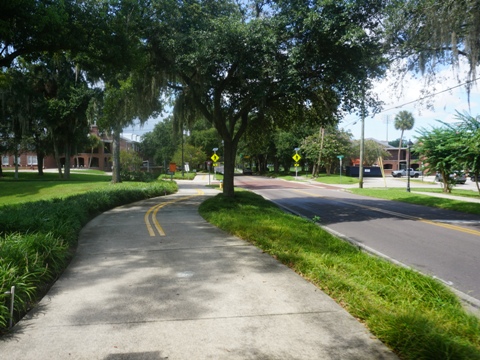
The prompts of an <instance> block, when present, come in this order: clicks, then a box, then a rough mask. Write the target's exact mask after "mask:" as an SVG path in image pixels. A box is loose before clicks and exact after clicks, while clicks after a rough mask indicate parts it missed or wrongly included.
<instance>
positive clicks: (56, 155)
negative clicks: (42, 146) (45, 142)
mask: <svg viewBox="0 0 480 360" xmlns="http://www.w3.org/2000/svg"><path fill="white" fill-rule="evenodd" d="M53 153H54V156H55V162H56V164H57V169H58V176H59V177H60V179H61V178H62V176H63V175H62V163H61V161H60V153H59V151H58V144H57V142H56V141H55V140H53Z"/></svg>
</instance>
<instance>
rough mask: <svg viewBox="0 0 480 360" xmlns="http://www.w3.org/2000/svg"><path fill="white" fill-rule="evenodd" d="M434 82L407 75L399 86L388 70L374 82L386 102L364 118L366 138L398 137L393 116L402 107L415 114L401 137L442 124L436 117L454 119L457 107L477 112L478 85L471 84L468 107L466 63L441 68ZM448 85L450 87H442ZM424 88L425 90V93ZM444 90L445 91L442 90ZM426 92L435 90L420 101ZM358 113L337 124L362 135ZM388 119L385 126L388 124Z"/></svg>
mask: <svg viewBox="0 0 480 360" xmlns="http://www.w3.org/2000/svg"><path fill="white" fill-rule="evenodd" d="M436 79H437V81H436V82H435V83H434V84H431V85H429V86H428V87H426V86H425V78H422V77H420V76H419V77H416V78H415V77H414V76H409V77H407V78H405V79H404V81H403V82H402V83H401V86H400V87H395V86H394V83H395V77H394V75H392V74H391V73H389V74H388V76H387V77H386V78H385V79H384V80H382V81H379V82H378V83H377V85H376V86H375V87H374V92H375V93H376V94H377V95H378V97H379V99H380V100H382V101H383V102H384V103H385V105H384V106H383V109H384V110H383V111H382V112H381V113H379V114H377V115H375V116H374V117H373V118H372V117H367V118H366V119H365V138H370V137H373V138H376V139H378V140H387V139H388V140H389V141H391V140H394V139H398V138H399V137H400V133H401V132H400V130H395V127H394V118H395V115H396V114H398V112H400V111H401V110H407V111H410V112H412V114H413V116H414V118H415V126H414V128H413V129H412V130H410V131H405V134H404V137H406V138H413V137H415V136H416V135H417V133H416V130H417V129H419V128H430V127H431V126H441V124H440V123H438V122H437V121H436V120H441V121H444V122H447V123H452V122H455V121H456V118H455V117H456V111H459V112H461V113H464V112H467V113H469V114H471V115H473V116H476V115H478V114H480V106H479V99H480V90H479V86H477V85H473V86H472V88H471V92H470V107H469V104H468V94H467V90H466V88H465V86H464V85H462V86H459V85H460V84H461V82H465V80H466V79H467V76H466V70H465V66H463V67H460V68H459V69H456V70H452V68H444V69H442V70H441V71H439V73H438V74H437V77H436ZM447 89H451V90H450V91H445V90H447ZM426 91H427V93H426ZM444 91H445V92H444ZM427 94H435V95H434V96H432V97H428V98H426V99H424V100H423V101H418V100H419V99H421V98H423V97H425V96H426V95H427ZM355 120H358V116H354V115H349V116H347V117H346V118H345V119H344V121H342V123H341V124H340V127H344V128H345V129H349V130H350V131H351V132H352V133H353V135H354V137H355V138H357V139H359V138H360V137H361V122H360V121H358V122H357V123H356V124H355V125H354V124H353V122H354V121H355ZM387 120H388V126H387Z"/></svg>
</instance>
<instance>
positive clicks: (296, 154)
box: [292, 148, 302, 178]
mask: <svg viewBox="0 0 480 360" xmlns="http://www.w3.org/2000/svg"><path fill="white" fill-rule="evenodd" d="M293 150H295V155H293V156H292V159H293V160H294V161H295V178H296V177H297V176H298V167H299V166H300V164H299V163H298V161H299V160H300V159H301V158H302V157H301V156H300V155H298V150H300V148H295V149H293Z"/></svg>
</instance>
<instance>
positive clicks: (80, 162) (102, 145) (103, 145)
mask: <svg viewBox="0 0 480 360" xmlns="http://www.w3.org/2000/svg"><path fill="white" fill-rule="evenodd" d="M90 134H91V135H92V136H96V137H97V138H98V139H99V145H98V146H97V147H95V148H92V149H84V150H83V151H84V152H80V153H78V154H76V155H73V156H72V157H71V159H70V164H72V168H86V169H97V170H103V171H111V170H112V155H113V154H112V143H113V140H112V137H111V136H108V135H106V134H103V133H102V134H101V133H100V132H99V130H98V127H97V126H96V125H92V127H91V129H90ZM120 149H121V150H134V151H137V152H138V151H139V143H138V141H135V140H131V139H127V138H125V137H121V138H120ZM60 162H61V163H62V164H65V156H62V157H61V158H60ZM18 165H19V167H20V168H23V169H36V168H37V167H38V160H37V155H36V154H35V153H34V152H27V153H22V154H21V155H20V156H19V157H18ZM14 166H15V156H14V155H12V154H2V167H14ZM56 167H57V163H56V162H55V158H54V157H53V156H46V157H45V159H44V161H43V168H44V169H55V168H56Z"/></svg>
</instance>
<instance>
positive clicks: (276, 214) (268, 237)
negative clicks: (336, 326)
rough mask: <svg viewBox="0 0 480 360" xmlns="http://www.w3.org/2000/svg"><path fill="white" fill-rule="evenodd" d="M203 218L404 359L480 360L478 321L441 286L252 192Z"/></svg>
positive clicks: (207, 207)
mask: <svg viewBox="0 0 480 360" xmlns="http://www.w3.org/2000/svg"><path fill="white" fill-rule="evenodd" d="M477 206H478V204H477ZM200 214H201V215H202V216H203V217H204V218H205V219H206V220H208V221H209V222H211V223H212V224H214V225H216V226H218V227H219V228H221V229H223V230H225V231H227V232H229V233H231V234H233V235H236V236H238V237H241V238H243V239H245V240H247V241H250V242H251V243H253V244H254V245H256V246H257V247H259V248H261V249H262V250H263V251H265V252H267V253H269V254H271V255H272V256H273V257H275V258H276V259H278V260H279V261H281V262H282V263H284V264H286V265H287V266H289V267H291V268H292V269H294V270H295V271H296V272H297V273H299V274H301V275H302V276H303V277H305V278H306V279H308V280H310V281H311V282H313V283H314V284H316V285H317V286H318V287H319V288H320V289H322V290H323V291H324V292H326V293H327V294H328V295H329V296H330V297H332V298H333V299H335V300H336V301H337V302H338V303H339V304H341V305H342V306H343V307H344V308H345V309H347V310H348V311H349V312H350V313H351V314H352V315H353V316H355V317H356V318H358V319H360V320H361V321H362V322H364V323H365V324H366V325H367V326H368V328H369V329H370V330H371V331H372V333H373V334H375V335H376V336H377V337H378V338H379V339H380V340H382V341H383V342H384V343H385V344H387V345H388V346H389V347H391V348H392V349H393V350H394V351H395V352H396V353H397V354H398V355H399V356H400V358H401V359H412V360H413V359H415V360H417V359H459V360H463V359H465V360H466V359H469V360H470V359H480V320H479V319H478V318H477V317H475V316H474V315H471V314H468V313H467V312H466V311H465V310H464V309H463V307H462V305H461V303H460V301H459V300H458V298H457V297H456V296H455V295H454V294H453V293H452V292H451V291H450V290H449V289H447V287H446V286H444V285H443V284H442V283H440V282H439V281H436V280H434V279H432V278H430V277H427V276H424V275H421V274H419V273H417V272H415V271H413V270H409V269H405V268H402V267H399V266H396V265H394V264H392V263H390V262H388V261H386V260H383V259H380V258H377V257H374V256H371V255H369V254H367V253H364V252H362V251H361V250H359V249H357V248H356V247H354V246H352V245H350V244H348V243H346V242H344V241H342V240H339V239H338V238H336V237H334V236H333V235H331V234H329V233H327V232H326V231H324V230H323V229H321V228H320V227H318V226H317V225H316V224H315V223H313V222H312V221H308V220H305V219H302V218H300V217H296V216H293V215H290V214H287V213H285V212H284V211H282V210H280V209H279V208H278V207H277V206H276V205H274V204H273V203H271V202H268V201H266V200H264V199H263V198H262V197H260V196H258V195H256V194H254V193H251V192H246V191H239V192H237V193H236V197H235V199H230V198H225V197H224V196H223V194H219V195H217V196H216V197H214V198H211V199H208V200H207V201H205V202H204V203H203V204H202V205H201V206H200ZM252 224H254V225H252Z"/></svg>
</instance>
